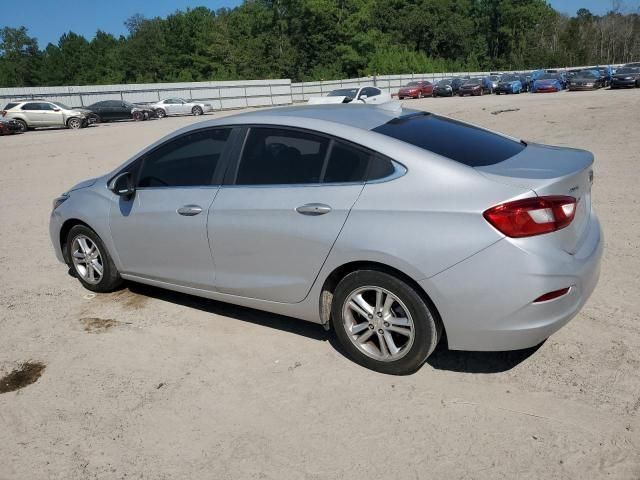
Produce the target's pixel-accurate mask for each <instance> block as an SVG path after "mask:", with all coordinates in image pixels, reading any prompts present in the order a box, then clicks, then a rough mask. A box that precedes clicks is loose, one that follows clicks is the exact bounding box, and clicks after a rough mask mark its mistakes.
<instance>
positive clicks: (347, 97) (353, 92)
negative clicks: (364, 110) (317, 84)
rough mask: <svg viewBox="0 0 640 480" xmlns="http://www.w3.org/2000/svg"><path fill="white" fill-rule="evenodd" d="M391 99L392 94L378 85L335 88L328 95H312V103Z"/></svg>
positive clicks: (382, 101)
mask: <svg viewBox="0 0 640 480" xmlns="http://www.w3.org/2000/svg"><path fill="white" fill-rule="evenodd" d="M390 101H391V95H389V94H388V93H387V92H385V91H383V90H380V89H379V88H377V87H370V86H365V87H360V88H358V87H356V88H339V89H338V90H333V91H332V92H330V93H329V95H327V96H326V97H311V98H310V99H309V102H308V103H310V104H314V105H318V104H326V103H351V102H354V103H374V104H380V103H386V102H390Z"/></svg>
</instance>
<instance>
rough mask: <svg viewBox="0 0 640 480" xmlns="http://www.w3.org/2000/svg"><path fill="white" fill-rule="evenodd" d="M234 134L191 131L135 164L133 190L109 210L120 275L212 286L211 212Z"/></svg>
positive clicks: (117, 200) (208, 287) (225, 131)
mask: <svg viewBox="0 0 640 480" xmlns="http://www.w3.org/2000/svg"><path fill="white" fill-rule="evenodd" d="M231 134H232V130H231V129H229V128H215V129H204V130H199V131H196V132H190V133H187V134H184V135H181V136H179V137H177V138H175V139H172V140H169V141H168V142H166V143H165V144H163V145H161V146H160V147H158V148H156V149H155V150H153V151H151V152H150V153H148V154H146V155H145V156H144V157H143V158H141V159H139V160H138V161H136V162H134V164H132V165H131V167H130V170H131V173H133V174H134V177H135V178H136V191H135V194H134V195H133V196H132V197H131V198H125V197H117V198H116V199H114V202H113V204H112V207H111V212H110V227H111V232H112V235H113V240H114V243H115V246H116V250H117V253H118V256H119V258H120V261H121V263H122V273H125V274H129V275H134V276H138V277H143V278H149V279H155V280H160V281H164V282H168V283H172V284H177V285H183V286H188V287H193V288H200V289H211V288H212V286H213V281H214V277H215V274H214V265H213V259H212V257H211V250H210V248H209V239H208V237H207V215H208V211H209V207H210V206H211V204H212V202H213V200H214V198H215V196H216V193H217V192H218V189H219V183H220V181H219V179H220V176H221V174H222V171H223V169H224V164H225V162H226V158H227V150H228V146H229V144H230V143H231V142H230V137H231ZM114 196H115V195H114Z"/></svg>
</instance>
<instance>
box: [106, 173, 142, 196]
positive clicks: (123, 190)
mask: <svg viewBox="0 0 640 480" xmlns="http://www.w3.org/2000/svg"><path fill="white" fill-rule="evenodd" d="M109 190H111V191H112V192H113V193H115V194H116V195H119V196H121V197H130V196H131V195H133V194H134V193H136V187H135V186H134V184H133V175H131V174H130V173H129V172H124V173H121V174H120V175H118V176H116V177H114V179H113V180H111V182H109Z"/></svg>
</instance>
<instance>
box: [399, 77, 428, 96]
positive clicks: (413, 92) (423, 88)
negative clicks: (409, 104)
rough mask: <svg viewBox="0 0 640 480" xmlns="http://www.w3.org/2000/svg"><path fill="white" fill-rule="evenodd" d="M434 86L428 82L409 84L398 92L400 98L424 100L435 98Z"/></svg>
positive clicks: (421, 81)
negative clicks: (425, 98) (424, 98)
mask: <svg viewBox="0 0 640 480" xmlns="http://www.w3.org/2000/svg"><path fill="white" fill-rule="evenodd" d="M433 88H434V87H433V84H432V83H431V82H428V81H427V80H419V81H415V82H409V83H407V84H406V85H405V86H404V87H402V88H401V89H400V90H398V98H399V99H400V100H402V99H403V98H422V97H431V96H433Z"/></svg>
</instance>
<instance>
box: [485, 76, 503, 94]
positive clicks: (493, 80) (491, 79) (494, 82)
mask: <svg viewBox="0 0 640 480" xmlns="http://www.w3.org/2000/svg"><path fill="white" fill-rule="evenodd" d="M501 77H502V75H500V74H498V73H495V74H493V73H492V74H491V75H489V76H488V77H487V78H488V79H489V82H491V91H493V90H495V89H496V87H497V86H498V82H500V78H501Z"/></svg>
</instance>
